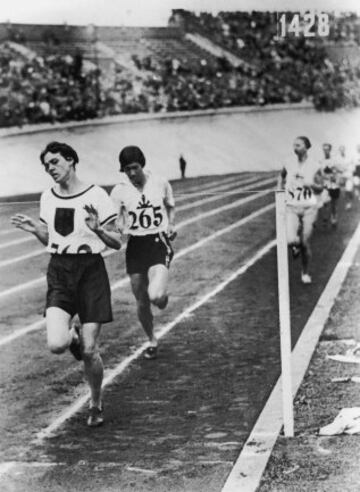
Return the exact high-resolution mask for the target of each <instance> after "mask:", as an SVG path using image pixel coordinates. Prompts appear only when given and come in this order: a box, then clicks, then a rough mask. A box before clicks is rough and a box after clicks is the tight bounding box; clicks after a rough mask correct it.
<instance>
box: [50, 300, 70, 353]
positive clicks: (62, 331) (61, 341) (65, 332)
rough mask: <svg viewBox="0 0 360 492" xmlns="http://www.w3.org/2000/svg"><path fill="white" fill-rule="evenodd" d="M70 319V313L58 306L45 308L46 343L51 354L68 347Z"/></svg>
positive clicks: (63, 350)
mask: <svg viewBox="0 0 360 492" xmlns="http://www.w3.org/2000/svg"><path fill="white" fill-rule="evenodd" d="M70 319H71V316H70V314H69V313H67V312H66V311H64V310H63V309H60V308H58V307H49V308H47V310H46V332H47V343H48V347H49V349H50V350H51V352H52V353H53V354H62V353H64V352H65V350H66V349H68V348H69V345H70V343H71V340H72V333H71V331H70V330H69V323H70Z"/></svg>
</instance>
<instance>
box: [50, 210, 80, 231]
mask: <svg viewBox="0 0 360 492" xmlns="http://www.w3.org/2000/svg"><path fill="white" fill-rule="evenodd" d="M74 216H75V209H74V208H56V211H55V218H54V228H55V231H56V232H57V233H58V234H60V235H61V236H64V237H65V236H68V235H69V234H71V233H72V232H73V231H74Z"/></svg>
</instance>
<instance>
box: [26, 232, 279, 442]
mask: <svg viewBox="0 0 360 492" xmlns="http://www.w3.org/2000/svg"><path fill="white" fill-rule="evenodd" d="M275 245H276V240H275V239H274V240H272V241H269V242H268V243H267V244H266V245H265V246H264V247H263V248H261V249H260V250H258V251H257V252H256V253H255V255H253V256H252V257H251V258H250V259H249V260H248V261H247V262H246V263H245V264H244V265H242V266H241V267H240V268H238V269H237V270H236V271H235V272H234V273H232V274H231V275H230V276H229V277H228V278H226V279H225V280H223V281H222V282H220V283H219V284H218V285H217V286H216V287H215V288H214V289H212V290H211V291H210V292H208V293H207V294H205V295H204V296H202V297H200V299H198V300H197V301H196V302H195V303H193V304H192V305H191V306H189V307H188V308H186V309H184V310H183V311H182V312H181V313H180V314H179V315H178V316H176V318H175V319H173V320H172V321H171V322H170V323H167V324H166V325H164V326H163V327H162V328H160V329H159V330H158V331H157V332H156V336H157V338H159V339H160V338H163V337H164V336H165V335H166V334H167V333H169V332H170V331H171V330H172V329H173V328H174V326H176V325H177V324H179V323H180V322H181V321H182V320H183V319H186V318H187V316H189V315H190V314H191V313H193V312H194V311H195V310H196V309H198V308H199V307H201V306H202V305H204V304H205V303H207V302H208V301H209V300H210V299H211V298H213V297H214V296H216V295H217V294H219V293H220V292H221V291H222V290H224V289H225V287H227V285H229V284H230V282H233V281H234V280H235V279H236V278H237V277H239V276H240V275H243V274H244V273H245V272H246V271H247V270H248V269H249V268H250V267H251V266H253V265H254V264H255V263H256V262H257V261H259V260H261V259H262V258H263V257H264V256H265V255H266V254H267V253H269V251H270V250H271V249H272V248H274V246H275ZM146 347H147V342H145V343H144V344H142V345H141V346H140V347H139V348H138V349H136V351H135V352H134V353H133V354H131V355H130V356H128V357H126V358H125V359H124V360H123V361H122V362H120V363H119V364H118V365H117V366H116V367H115V368H113V369H111V370H108V371H106V373H105V377H104V381H103V387H106V386H108V385H109V384H110V383H112V381H113V380H114V379H115V378H116V377H117V376H119V375H120V374H121V373H122V372H123V371H124V370H125V369H126V368H127V367H128V366H129V365H130V364H131V362H133V361H134V360H136V359H138V358H139V357H140V356H141V355H142V353H143V351H144V350H145V348H146ZM89 397H90V394H89V393H88V392H86V393H85V394H84V395H83V396H81V397H80V398H78V399H77V400H76V401H75V402H74V403H73V404H72V405H71V406H70V407H69V408H68V409H66V410H65V411H64V412H62V413H61V414H60V415H59V416H58V417H57V418H56V419H55V420H54V421H53V422H52V423H51V424H50V425H49V426H47V427H46V428H45V429H43V430H41V431H40V432H38V433H37V434H36V438H35V442H39V441H41V440H42V439H45V438H47V437H49V436H51V434H53V433H54V432H55V431H56V430H57V429H58V428H59V427H61V426H62V425H63V424H64V423H65V422H66V421H67V420H69V419H70V418H71V417H72V416H73V415H74V414H76V413H77V412H79V410H81V408H82V407H83V406H84V405H85V403H86V402H87V401H88V399H89Z"/></svg>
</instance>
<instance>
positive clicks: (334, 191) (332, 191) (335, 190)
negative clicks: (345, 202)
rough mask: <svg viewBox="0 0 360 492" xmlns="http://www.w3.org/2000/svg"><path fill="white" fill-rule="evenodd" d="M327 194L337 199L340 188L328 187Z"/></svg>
mask: <svg viewBox="0 0 360 492" xmlns="http://www.w3.org/2000/svg"><path fill="white" fill-rule="evenodd" d="M329 196H330V198H331V199H332V200H337V199H338V198H339V197H340V188H330V189H329Z"/></svg>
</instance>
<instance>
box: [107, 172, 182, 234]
mask: <svg viewBox="0 0 360 492" xmlns="http://www.w3.org/2000/svg"><path fill="white" fill-rule="evenodd" d="M145 175H146V183H145V186H144V188H143V190H142V191H140V190H138V189H137V188H136V187H135V186H134V185H133V184H132V183H131V181H130V180H129V178H128V177H127V176H126V175H124V178H123V180H122V181H120V183H119V184H117V185H116V186H114V188H113V190H112V192H111V193H110V196H111V198H112V199H113V201H114V203H115V205H116V208H117V210H118V212H119V214H122V213H123V214H124V217H125V229H124V231H123V232H124V233H125V234H131V235H132V236H145V235H147V234H156V233H158V232H166V231H167V228H168V225H169V219H168V214H167V210H166V206H170V207H174V206H175V202H174V196H173V192H172V188H171V185H170V183H169V182H168V181H167V180H166V179H164V178H161V177H159V176H154V175H153V174H151V173H149V172H146V173H145Z"/></svg>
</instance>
